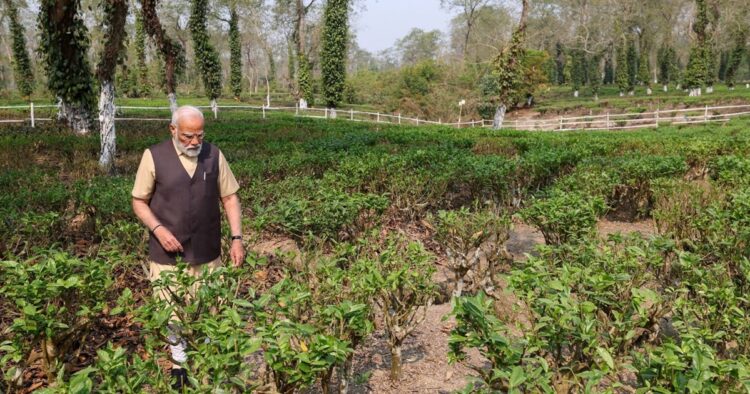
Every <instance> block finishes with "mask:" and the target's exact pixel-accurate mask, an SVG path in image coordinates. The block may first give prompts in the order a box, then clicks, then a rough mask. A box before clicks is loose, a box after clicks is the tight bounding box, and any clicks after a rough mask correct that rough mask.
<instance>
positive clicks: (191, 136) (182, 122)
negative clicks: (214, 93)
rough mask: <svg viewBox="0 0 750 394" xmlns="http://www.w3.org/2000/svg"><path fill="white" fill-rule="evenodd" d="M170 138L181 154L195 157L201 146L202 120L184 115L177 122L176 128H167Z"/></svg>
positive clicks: (190, 115)
mask: <svg viewBox="0 0 750 394" xmlns="http://www.w3.org/2000/svg"><path fill="white" fill-rule="evenodd" d="M169 130H170V131H171V132H172V138H173V139H174V141H175V144H176V145H177V149H179V150H180V151H181V152H182V153H184V154H185V155H187V156H190V157H197V156H198V155H199V154H200V153H201V147H202V144H203V119H201V118H200V117H199V116H195V115H192V114H185V115H183V116H181V117H180V119H179V120H178V121H177V126H176V127H175V126H174V125H170V126H169Z"/></svg>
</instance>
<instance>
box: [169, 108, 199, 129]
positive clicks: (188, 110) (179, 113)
mask: <svg viewBox="0 0 750 394" xmlns="http://www.w3.org/2000/svg"><path fill="white" fill-rule="evenodd" d="M188 114H190V115H195V116H197V117H199V118H201V120H205V119H204V118H203V112H201V110H199V109H198V108H197V107H194V106H192V105H183V106H181V107H180V108H177V110H176V111H174V112H173V113H172V123H171V124H172V126H174V127H177V122H178V121H179V120H180V118H181V117H183V116H184V115H188Z"/></svg>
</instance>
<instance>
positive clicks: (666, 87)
mask: <svg viewBox="0 0 750 394" xmlns="http://www.w3.org/2000/svg"><path fill="white" fill-rule="evenodd" d="M661 89H662V90H663V91H664V93H666V92H668V91H669V86H667V85H662V87H661Z"/></svg>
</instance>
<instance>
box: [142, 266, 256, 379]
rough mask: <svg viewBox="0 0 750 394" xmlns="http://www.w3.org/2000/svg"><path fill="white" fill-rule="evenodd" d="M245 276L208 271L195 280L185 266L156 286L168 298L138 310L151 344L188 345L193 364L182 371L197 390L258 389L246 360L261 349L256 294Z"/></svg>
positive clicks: (230, 271)
mask: <svg viewBox="0 0 750 394" xmlns="http://www.w3.org/2000/svg"><path fill="white" fill-rule="evenodd" d="M244 275H245V273H244V271H243V270H242V269H234V268H225V267H219V268H217V269H215V270H213V271H208V270H207V269H206V268H205V267H204V270H203V272H202V273H201V275H198V276H193V275H190V274H189V273H188V271H187V270H186V266H185V264H184V263H180V264H178V266H177V269H176V270H173V271H165V272H162V275H161V277H160V278H159V279H157V280H156V281H155V282H154V286H155V291H157V292H162V294H164V296H163V297H154V298H152V299H149V300H147V302H146V303H145V304H144V305H143V306H142V307H140V308H138V309H137V310H135V311H134V313H135V316H136V319H137V321H139V322H140V323H141V324H142V326H143V328H142V330H143V332H144V333H146V334H148V335H149V337H148V340H150V341H161V343H170V342H171V341H170V339H169V337H170V334H176V335H178V336H179V337H180V338H182V339H183V340H184V341H185V343H186V344H187V351H186V353H187V357H188V358H187V360H188V361H187V364H186V365H182V367H183V368H185V369H187V370H188V378H189V380H190V383H191V385H192V386H193V388H194V389H195V390H197V391H214V390H239V391H244V390H248V389H252V387H254V385H255V384H257V382H255V380H256V378H255V377H254V370H255V366H254V365H253V364H251V363H248V362H247V357H248V356H249V355H251V354H253V353H254V352H255V351H257V350H258V349H260V346H261V340H260V338H258V337H256V336H254V335H252V332H251V331H250V325H249V318H250V316H252V314H253V308H254V306H253V304H252V303H251V302H250V301H249V300H252V299H253V298H254V292H253V290H252V288H248V287H247V286H246V285H245V283H244V282H245V281H244V279H243V277H244ZM170 330H171V331H170ZM151 348H155V346H154V345H153V344H152V345H151Z"/></svg>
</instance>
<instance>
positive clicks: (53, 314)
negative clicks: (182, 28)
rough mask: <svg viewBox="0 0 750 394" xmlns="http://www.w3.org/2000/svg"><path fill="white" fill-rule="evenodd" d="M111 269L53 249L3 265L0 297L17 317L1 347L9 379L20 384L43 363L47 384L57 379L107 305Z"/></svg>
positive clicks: (5, 372)
mask: <svg viewBox="0 0 750 394" xmlns="http://www.w3.org/2000/svg"><path fill="white" fill-rule="evenodd" d="M111 266H112V265H111V264H108V263H106V262H103V261H101V260H93V259H77V258H74V257H71V256H70V255H68V254H66V253H63V252H60V251H55V250H51V251H47V252H44V253H42V254H40V255H37V256H35V257H33V258H30V259H28V260H26V261H13V260H9V261H3V262H0V296H1V297H0V298H4V299H6V300H8V302H9V305H7V306H8V307H9V309H8V310H7V313H9V314H10V316H11V317H12V318H13V323H12V324H11V325H10V327H8V332H9V339H8V340H7V341H4V342H3V343H2V347H1V348H0V349H1V350H2V353H4V355H3V356H2V359H0V361H2V363H3V364H4V365H6V366H8V368H7V369H5V370H4V378H5V379H6V380H8V381H13V382H15V383H16V384H18V383H20V379H21V377H22V376H23V372H24V370H25V368H27V367H28V366H29V365H30V364H31V363H32V362H33V360H39V359H41V360H42V366H43V370H44V372H45V373H46V374H47V378H48V381H49V382H52V381H54V380H55V377H56V375H57V371H58V370H60V368H62V367H63V365H65V364H66V363H68V362H69V361H70V360H68V358H67V357H68V356H69V355H71V354H74V353H75V352H76V350H77V349H78V348H79V347H81V346H83V345H84V342H83V339H84V338H85V337H86V336H87V335H88V333H89V332H90V330H91V328H92V327H93V325H94V322H95V320H96V319H97V318H98V317H99V315H100V314H101V313H102V311H103V310H104V309H105V307H106V306H107V304H106V303H107V292H108V291H109V288H110V287H111V285H112V278H111V271H110V270H111ZM36 349H39V350H36Z"/></svg>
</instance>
